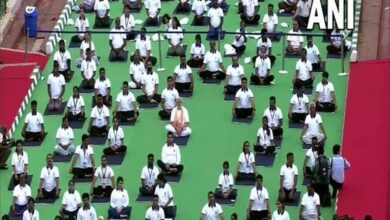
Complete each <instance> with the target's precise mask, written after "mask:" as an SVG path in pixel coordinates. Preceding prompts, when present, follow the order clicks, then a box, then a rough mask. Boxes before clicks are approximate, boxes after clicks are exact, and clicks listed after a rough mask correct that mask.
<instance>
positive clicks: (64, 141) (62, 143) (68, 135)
mask: <svg viewBox="0 0 390 220" xmlns="http://www.w3.org/2000/svg"><path fill="white" fill-rule="evenodd" d="M56 139H57V145H56V146H55V147H54V154H57V155H72V154H73V152H74V151H75V147H74V144H73V140H74V134H73V130H72V128H71V127H69V121H68V118H66V117H63V118H62V125H61V127H60V128H58V130H57V134H56Z"/></svg>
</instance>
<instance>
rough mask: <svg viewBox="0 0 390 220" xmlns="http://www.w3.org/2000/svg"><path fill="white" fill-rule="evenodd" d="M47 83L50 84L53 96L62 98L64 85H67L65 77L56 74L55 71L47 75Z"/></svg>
mask: <svg viewBox="0 0 390 220" xmlns="http://www.w3.org/2000/svg"><path fill="white" fill-rule="evenodd" d="M47 84H48V85H50V93H51V98H53V99H58V98H60V95H61V92H62V89H63V88H62V86H65V78H64V76H63V75H62V74H59V75H58V76H55V75H54V74H53V73H51V74H50V75H49V77H47Z"/></svg>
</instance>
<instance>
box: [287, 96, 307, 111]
mask: <svg viewBox="0 0 390 220" xmlns="http://www.w3.org/2000/svg"><path fill="white" fill-rule="evenodd" d="M290 104H291V105H292V106H293V107H292V110H291V111H292V112H293V113H307V108H306V105H307V104H309V97H308V96H307V95H305V94H302V97H298V95H297V94H294V95H293V96H292V97H291V99H290Z"/></svg>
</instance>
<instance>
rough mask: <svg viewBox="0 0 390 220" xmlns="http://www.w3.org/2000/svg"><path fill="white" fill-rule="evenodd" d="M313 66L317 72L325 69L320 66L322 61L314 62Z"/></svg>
mask: <svg viewBox="0 0 390 220" xmlns="http://www.w3.org/2000/svg"><path fill="white" fill-rule="evenodd" d="M311 68H312V69H313V71H315V72H322V71H323V69H321V68H320V63H312V64H311Z"/></svg>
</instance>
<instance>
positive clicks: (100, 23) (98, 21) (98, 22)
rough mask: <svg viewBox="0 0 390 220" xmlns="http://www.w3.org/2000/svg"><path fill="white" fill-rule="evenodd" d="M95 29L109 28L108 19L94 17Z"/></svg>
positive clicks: (107, 17)
mask: <svg viewBox="0 0 390 220" xmlns="http://www.w3.org/2000/svg"><path fill="white" fill-rule="evenodd" d="M95 27H99V28H105V27H110V17H109V16H106V17H103V18H101V17H99V16H95Z"/></svg>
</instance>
